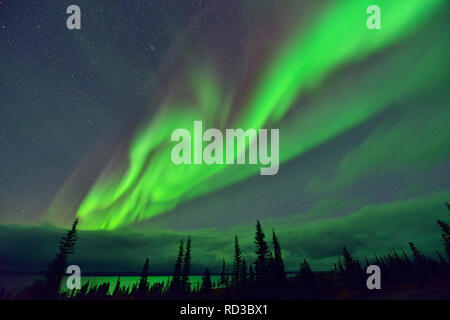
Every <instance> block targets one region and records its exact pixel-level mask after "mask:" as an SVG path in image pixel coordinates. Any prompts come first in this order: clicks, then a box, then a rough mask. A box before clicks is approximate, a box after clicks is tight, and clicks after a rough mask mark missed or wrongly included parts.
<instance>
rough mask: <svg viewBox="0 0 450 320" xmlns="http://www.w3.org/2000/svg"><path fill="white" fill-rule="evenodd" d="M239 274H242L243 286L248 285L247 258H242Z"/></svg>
mask: <svg viewBox="0 0 450 320" xmlns="http://www.w3.org/2000/svg"><path fill="white" fill-rule="evenodd" d="M239 276H240V280H239V282H240V284H241V286H242V287H245V286H246V285H247V262H246V261H245V259H242V264H241V272H240V274H239Z"/></svg>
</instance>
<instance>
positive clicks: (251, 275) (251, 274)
mask: <svg viewBox="0 0 450 320" xmlns="http://www.w3.org/2000/svg"><path fill="white" fill-rule="evenodd" d="M248 282H249V284H250V285H252V284H253V283H254V282H255V273H254V272H253V265H250V268H249V271H248Z"/></svg>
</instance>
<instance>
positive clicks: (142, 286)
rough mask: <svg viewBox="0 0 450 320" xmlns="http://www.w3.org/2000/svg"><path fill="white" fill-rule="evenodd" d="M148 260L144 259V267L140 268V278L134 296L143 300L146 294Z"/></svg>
mask: <svg viewBox="0 0 450 320" xmlns="http://www.w3.org/2000/svg"><path fill="white" fill-rule="evenodd" d="M148 271H149V266H148V258H147V259H145V263H144V266H143V267H142V273H141V277H140V279H139V285H138V288H137V292H136V296H137V297H138V298H144V297H145V296H146V295H147V292H148Z"/></svg>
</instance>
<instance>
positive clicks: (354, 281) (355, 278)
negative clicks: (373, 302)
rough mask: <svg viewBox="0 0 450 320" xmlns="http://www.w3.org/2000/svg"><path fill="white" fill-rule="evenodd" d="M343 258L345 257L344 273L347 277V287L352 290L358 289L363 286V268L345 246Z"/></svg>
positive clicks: (342, 266)
mask: <svg viewBox="0 0 450 320" xmlns="http://www.w3.org/2000/svg"><path fill="white" fill-rule="evenodd" d="M342 257H343V260H344V262H343V265H341V268H343V273H344V277H345V281H346V283H347V286H348V287H350V288H356V287H360V286H362V283H363V281H362V276H363V273H362V268H361V264H360V263H359V261H358V260H357V259H355V258H353V257H352V255H351V254H350V252H349V251H348V250H347V247H346V246H345V245H344V246H343V249H342ZM339 263H340V260H339Z"/></svg>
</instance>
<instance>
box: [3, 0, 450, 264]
mask: <svg viewBox="0 0 450 320" xmlns="http://www.w3.org/2000/svg"><path fill="white" fill-rule="evenodd" d="M44 2H45V1H44ZM372 4H377V5H378V6H379V7H380V8H381V26H382V29H381V30H368V29H367V27H366V19H367V17H368V14H367V13H366V8H367V7H368V6H369V5H372ZM64 5H65V4H61V8H63V7H64ZM79 5H80V7H81V10H82V12H83V15H84V17H85V18H83V19H85V20H86V21H85V22H83V28H82V30H81V31H80V32H79V33H74V34H71V33H70V32H66V31H65V30H62V31H48V32H55V33H56V32H61V34H59V33H58V34H57V35H55V36H54V39H56V40H54V41H55V43H56V44H57V45H56V46H57V47H55V45H51V44H48V43H46V44H45V45H42V42H41V41H38V40H39V37H40V36H42V34H40V33H39V32H35V33H31V32H28V33H27V32H25V31H26V30H21V29H20V28H19V27H18V25H19V24H18V22H17V21H15V20H13V19H12V18H10V20H8V19H6V20H5V21H6V22H5V25H6V27H5V28H3V29H2V30H3V31H2V32H3V36H2V39H1V41H2V46H3V45H5V46H8V48H10V50H5V51H3V52H2V53H1V57H2V60H3V61H9V62H10V63H9V65H14V66H15V67H14V68H13V67H11V66H7V65H6V66H5V70H8V71H9V74H13V75H14V76H10V75H9V76H6V75H5V73H4V74H3V75H1V76H0V81H1V83H2V84H4V85H2V89H0V90H1V91H0V93H1V101H0V104H1V111H0V112H1V113H0V114H1V115H2V122H3V121H5V126H4V128H5V130H2V132H1V140H0V143H2V145H3V147H4V149H3V147H2V150H5V152H2V158H1V160H2V167H3V168H4V169H7V170H4V172H2V178H3V179H2V180H3V181H5V184H4V188H5V189H4V190H2V193H1V194H0V200H4V199H5V201H0V202H3V205H0V223H2V224H5V225H4V226H2V228H4V229H3V230H4V231H3V232H5V233H8V234H9V235H10V237H11V239H13V238H14V239H16V241H18V243H20V240H19V239H20V237H18V236H14V235H13V234H14V232H17V234H20V233H21V232H23V233H25V234H27V233H28V234H35V233H37V234H38V233H39V232H42V234H47V232H50V231H49V230H52V228H54V227H67V226H68V225H69V224H70V222H71V221H72V220H73V219H74V217H75V216H77V217H79V218H80V228H81V230H82V231H81V234H83V232H85V235H86V238H89V239H90V240H91V241H92V243H91V245H92V246H93V247H95V248H100V249H98V250H99V251H101V252H103V253H99V254H98V256H99V257H100V258H99V259H100V260H101V259H102V258H101V257H103V262H104V264H101V263H99V264H93V263H91V262H89V258H92V253H89V254H86V253H84V255H83V253H79V254H80V256H79V257H78V258H79V259H84V260H83V261H86V264H88V265H89V266H90V268H92V269H102V270H103V269H108V268H113V267H112V266H114V267H116V268H119V269H121V268H122V269H123V270H125V269H127V268H132V266H131V265H121V264H120V263H119V262H117V261H115V260H114V258H112V257H111V256H110V254H109V253H108V254H106V253H104V252H105V251H107V250H114V249H116V250H117V252H118V254H119V252H120V254H125V252H127V253H126V255H129V256H130V261H134V259H136V260H138V256H140V254H141V253H142V252H143V251H145V250H147V251H151V254H154V255H159V256H161V258H160V260H161V262H160V265H159V268H160V269H163V268H165V263H166V262H167V263H168V264H170V263H171V262H170V261H171V260H170V259H172V256H167V254H168V253H167V251H169V253H170V254H172V253H173V252H172V251H173V248H172V247H171V246H173V245H175V243H176V241H177V240H176V239H177V238H178V236H179V235H186V234H190V235H192V237H193V241H194V244H195V245H196V246H197V248H196V250H198V251H197V255H198V256H202V259H203V260H202V261H201V262H205V263H207V262H210V263H216V262H217V261H220V259H221V257H222V256H223V255H226V254H227V253H225V252H228V251H227V250H231V249H229V248H228V245H229V244H228V242H230V241H228V240H229V239H232V238H233V237H234V234H236V233H237V234H239V235H240V236H241V237H242V241H241V242H242V247H243V249H244V250H249V251H251V249H250V248H251V241H252V240H251V233H252V232H253V225H254V222H255V221H256V219H260V220H262V222H263V225H267V227H268V228H272V227H273V228H275V229H276V230H278V231H279V234H280V241H281V242H282V245H283V247H284V248H286V249H285V250H286V253H285V259H286V261H287V265H288V267H291V268H296V265H295V263H296V260H297V259H299V258H300V257H302V256H307V257H308V258H310V259H311V260H312V263H313V265H314V263H316V264H317V265H320V266H324V267H325V265H326V264H327V263H328V262H329V261H331V259H332V257H334V255H335V254H336V253H337V251H338V250H339V249H338V248H339V247H340V246H341V245H342V243H346V244H348V245H349V246H350V247H351V248H352V249H354V250H355V251H356V252H357V253H368V252H370V253H373V252H376V251H377V250H378V249H380V250H385V249H387V248H392V247H394V248H397V247H401V246H403V245H406V243H407V241H410V240H414V241H416V242H417V243H418V245H422V248H423V249H424V250H431V249H434V247H435V246H437V245H439V239H438V237H434V236H435V233H436V232H437V231H436V230H435V228H434V227H433V223H434V221H435V219H436V217H440V216H445V214H446V212H445V208H444V207H443V203H444V202H445V201H448V200H449V199H448V198H449V186H450V184H449V182H450V179H449V178H450V174H449V173H450V172H449V163H448V160H449V159H450V151H449V149H448V147H447V144H448V141H449V140H450V133H449V130H448V119H449V118H450V109H449V108H448V102H449V93H448V78H449V68H448V56H449V45H448V41H445V39H446V37H447V35H448V16H447V8H446V5H445V1H442V0H429V1H421V0H377V1H366V0H339V1H338V0H336V1H312V0H310V1H300V0H299V1H283V2H282V3H278V2H275V1H252V0H248V1H208V2H207V3H206V1H192V2H189V1H186V2H185V3H183V4H182V5H181V4H180V3H179V2H177V1H166V3H165V4H163V3H162V2H161V3H159V2H157V1H156V2H154V1H150V2H144V1H136V3H135V6H134V7H130V8H128V7H127V8H125V6H124V5H120V4H113V5H110V6H108V5H107V2H106V1H99V2H98V3H97V4H95V5H93V4H90V3H89V2H87V1H79ZM42 6H43V7H41V8H40V9H36V8H35V10H36V11H34V12H35V16H33V17H34V18H33V20H32V22H31V24H32V25H33V27H34V26H35V25H36V24H39V25H42V27H39V29H45V28H48V29H45V30H53V29H52V28H56V27H53V24H55V23H56V21H57V8H52V9H47V7H49V5H48V4H44V5H42ZM7 9H8V10H15V11H19V9H20V8H19V7H17V8H14V5H13V4H10V5H9V6H6V7H5V6H3V8H2V6H1V5H0V10H1V11H0V12H1V17H4V16H5V10H7ZM45 12H50V15H51V19H48V21H49V22H47V24H45V26H44V22H42V23H41V22H39V23H38V22H36V21H38V20H40V19H42V17H43V16H44V15H45ZM63 12H64V11H63ZM63 17H64V14H63ZM30 21H31V20H30ZM8 23H9V24H8ZM41 32H44V31H41ZM20 37H24V38H27V39H28V41H20V40H17V39H19V38H20ZM5 39H9V41H5ZM14 39H16V40H14ZM33 39H34V40H33ZM36 39H37V40H36ZM67 46H68V47H67ZM30 52H31V53H30ZM33 52H34V54H33ZM30 54H31V56H32V57H33V59H36V61H37V60H38V57H39V56H40V55H42V56H45V57H47V56H48V57H50V58H48V59H49V61H48V62H45V61H46V60H45V59H44V62H42V64H40V66H41V67H38V66H37V67H35V69H33V70H29V69H27V68H30V66H29V65H28V63H29V62H28V57H29V55H30ZM17 57H19V58H17ZM21 57H22V58H21ZM52 59H53V60H52ZM41 60H42V59H41ZM14 61H15V62H14ZM50 61H56V62H50ZM39 63H41V62H39ZM7 64H8V63H7ZM47 64H48V65H47ZM27 65H28V67H27ZM47 67H48V68H47ZM66 69H69V70H71V71H69V72H67V70H66ZM80 71H81V72H82V73H80ZM42 74H46V75H47V74H50V76H42ZM41 77H43V78H41ZM48 77H50V82H49V78H48ZM87 79H89V80H87ZM43 80H46V81H43ZM27 83H32V84H33V85H32V86H31V87H32V88H31V89H29V91H27V90H28V89H23V90H25V93H24V94H20V95H19V92H20V90H21V89H20V88H22V87H23V84H27ZM45 83H47V85H46V84H45ZM59 86H61V87H59ZM56 87H57V88H58V89H55V88H56ZM11 92H13V93H15V94H11ZM36 92H37V93H36ZM58 92H62V94H58ZM33 102H34V103H33ZM9 106H11V108H10V107H9ZM14 106H15V108H13V107H14ZM39 108H41V109H39ZM59 108H61V109H59ZM55 110H58V111H57V112H55V113H53V114H52V112H53V111H55ZM80 110H85V111H83V112H81V111H80ZM54 114H56V115H58V116H56V115H54ZM3 119H4V120H3ZM198 120H201V121H203V124H204V126H205V127H207V128H219V129H221V130H225V129H226V128H244V129H249V128H253V129H256V130H258V129H262V128H267V129H272V128H276V129H279V132H280V146H279V155H280V168H279V172H278V174H277V175H276V176H260V175H259V169H260V168H259V167H258V166H255V165H238V166H236V165H175V164H173V163H172V161H171V159H170V153H171V149H172V147H173V146H174V143H173V142H171V141H170V136H171V133H172V132H173V130H175V129H177V128H186V129H188V130H191V129H192V124H193V122H194V121H198ZM92 121H94V125H92V126H91V122H92ZM55 123H56V128H58V130H56V129H55ZM82 123H83V124H82ZM86 123H88V126H87V129H85V127H84V125H85V124H86ZM21 127H22V128H23V129H22V130H16V129H15V128H21ZM51 128H53V129H51ZM2 129H3V128H2ZM23 140H26V141H27V143H26V144H22V146H16V145H21V142H22V141H23ZM29 144H31V146H29ZM66 149H67V150H69V151H67V152H66V151H63V150H66ZM33 150H34V151H33ZM35 150H39V151H35ZM42 150H43V153H45V154H46V156H45V157H42V158H39V157H40V156H38V155H37V154H40V152H41V151H42ZM14 157H16V158H18V159H25V158H27V159H33V157H34V158H36V159H38V158H39V159H40V160H36V161H31V160H30V161H25V160H24V161H20V160H19V161H17V159H13V158H14ZM20 166H22V167H25V168H26V169H25V170H23V169H21V168H22V167H20ZM36 172H38V173H36ZM40 172H46V174H44V173H42V175H43V177H41V178H38V177H36V175H39V174H41V173H40ZM44 175H45V177H44ZM49 177H54V178H49ZM31 180H33V182H31V183H27V181H31ZM36 180H39V181H41V183H37V182H36ZM23 185H27V186H31V187H30V188H28V187H27V188H26V192H24V187H22V186H23ZM40 198H43V199H45V201H44V200H42V202H41V200H39V201H38V200H34V201H31V199H40ZM7 199H9V200H7ZM11 199H18V200H14V201H13V200H11ZM18 203H20V205H18ZM22 203H29V204H27V205H24V206H26V208H27V210H26V212H27V213H25V214H13V212H17V210H19V209H17V207H20V206H21V205H22ZM36 203H39V210H38V209H35V208H34V206H35V205H36ZM24 211H25V210H24ZM28 212H29V213H28ZM13 224H14V225H13ZM17 225H22V226H17ZM42 225H45V226H44V227H42V229H41V231H37V230H38V229H34V228H40V226H42ZM49 225H50V226H49ZM402 227H404V229H403V230H400V231H399V228H402ZM8 228H10V229H8ZM51 232H53V231H51ZM37 238H39V237H37ZM131 238H133V240H131ZM228 238H229V239H228ZM412 238H414V239H412ZM42 239H46V236H42ZM107 239H110V241H111V243H114V246H115V248H110V249H107V248H108V246H107V243H108V240H107ZM157 239H160V242H158V240H157ZM196 239H197V243H196ZM42 241H44V240H42ZM82 241H83V240H82ZM84 241H86V240H84ZM37 242H39V241H38V240H37ZM146 242H151V243H153V245H152V246H150V245H147V244H144V243H146ZM206 243H207V244H206ZM81 246H82V247H84V248H87V247H89V244H88V242H87V241H86V242H84V244H83V242H82V244H81ZM175 246H176V245H175ZM156 247H158V248H156ZM132 248H136V252H134V253H131V252H129V251H130V250H132ZM144 248H145V250H144ZM169 248H170V249H169ZM249 254H250V253H249ZM0 255H3V256H5V257H9V258H8V259H9V260H10V261H11V262H10V263H9V264H8V265H7V267H9V268H11V266H12V265H14V263H13V261H16V263H19V261H22V260H21V259H19V258H17V260H14V259H13V258H12V256H14V253H13V252H11V251H8V250H4V251H3V252H0ZM106 261H107V262H106ZM20 263H23V262H20ZM130 263H131V262H130ZM158 263H159V262H158ZM158 263H156V264H157V265H158ZM198 263H200V261H199V262H198ZM106 264H108V267H105V266H106Z"/></svg>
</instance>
